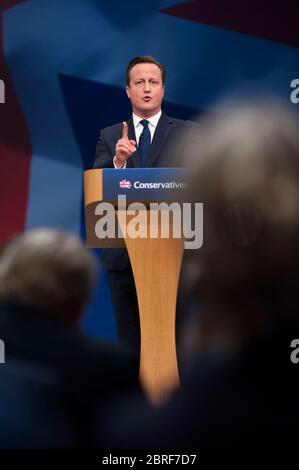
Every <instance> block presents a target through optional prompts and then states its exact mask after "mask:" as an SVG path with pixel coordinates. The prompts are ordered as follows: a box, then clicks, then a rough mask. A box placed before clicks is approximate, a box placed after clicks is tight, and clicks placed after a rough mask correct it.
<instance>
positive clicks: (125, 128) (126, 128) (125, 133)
mask: <svg viewBox="0 0 299 470" xmlns="http://www.w3.org/2000/svg"><path fill="white" fill-rule="evenodd" d="M122 138H125V139H127V138H128V124H127V123H126V122H125V121H123V134H122Z"/></svg>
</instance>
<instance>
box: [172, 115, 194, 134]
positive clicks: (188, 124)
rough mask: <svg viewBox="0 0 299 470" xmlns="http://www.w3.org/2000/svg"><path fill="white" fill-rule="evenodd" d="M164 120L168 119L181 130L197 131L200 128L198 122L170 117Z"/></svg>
mask: <svg viewBox="0 0 299 470" xmlns="http://www.w3.org/2000/svg"><path fill="white" fill-rule="evenodd" d="M165 118H167V119H169V120H170V121H171V122H172V123H173V124H174V126H175V127H177V128H182V129H187V130H188V129H190V130H197V129H199V128H200V126H199V124H198V122H196V121H191V120H189V119H178V118H174V117H170V116H166V115H165Z"/></svg>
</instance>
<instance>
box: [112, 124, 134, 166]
mask: <svg viewBox="0 0 299 470" xmlns="http://www.w3.org/2000/svg"><path fill="white" fill-rule="evenodd" d="M135 151H136V142H135V140H129V137H128V124H127V123H126V122H123V130H122V137H121V139H118V141H117V142H116V146H115V163H116V164H117V165H119V167H120V168H121V167H122V166H124V164H125V162H126V160H127V159H128V158H129V157H130V156H131V155H132V154H133V153H134V152H135Z"/></svg>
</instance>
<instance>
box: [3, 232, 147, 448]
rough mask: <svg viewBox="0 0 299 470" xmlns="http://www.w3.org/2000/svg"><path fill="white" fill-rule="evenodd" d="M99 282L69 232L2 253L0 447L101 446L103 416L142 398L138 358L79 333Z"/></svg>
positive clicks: (23, 239)
mask: <svg viewBox="0 0 299 470" xmlns="http://www.w3.org/2000/svg"><path fill="white" fill-rule="evenodd" d="M94 275H95V266H94V262H93V259H92V257H91V255H90V253H88V251H87V250H86V249H85V247H84V246H83V245H82V244H81V242H80V241H79V240H77V239H76V238H74V237H71V236H69V235H66V234H64V233H60V232H56V231H53V230H46V229H43V230H41V229H40V230H35V231H33V232H30V233H28V234H26V235H24V236H20V237H18V238H17V239H15V240H13V241H12V242H10V243H9V244H8V246H7V247H6V248H5V249H4V251H3V253H2V256H1V258H0V339H1V340H2V341H3V343H4V345H5V363H2V364H0V395H1V401H0V422H1V425H0V448H39V447H41V448H45V447H52V448H53V447H54V448H57V447H59V448H65V447H81V448H82V447H90V446H94V447H101V446H102V445H103V442H104V439H105V431H104V429H103V428H102V424H101V415H102V413H103V412H107V409H108V408H109V406H110V405H111V406H112V404H115V403H116V402H117V401H119V400H121V399H123V398H124V397H125V395H126V394H127V393H129V391H136V394H137V396H139V395H140V389H139V382H138V363H137V361H136V360H135V358H132V357H131V355H130V354H129V353H128V352H125V351H121V350H119V349H118V348H116V347H115V346H112V345H109V344H105V343H103V342H99V341H93V340H91V339H89V338H87V337H86V336H85V335H84V334H83V333H82V332H81V331H80V330H79V329H78V326H77V324H78V320H79V319H80V317H81V315H82V313H83V311H84V308H85V305H86V303H87V302H88V301H89V298H90V294H91V290H92V286H93V283H94ZM3 343H2V344H3ZM0 360H1V359H0ZM2 362H3V360H2ZM95 439H97V441H95Z"/></svg>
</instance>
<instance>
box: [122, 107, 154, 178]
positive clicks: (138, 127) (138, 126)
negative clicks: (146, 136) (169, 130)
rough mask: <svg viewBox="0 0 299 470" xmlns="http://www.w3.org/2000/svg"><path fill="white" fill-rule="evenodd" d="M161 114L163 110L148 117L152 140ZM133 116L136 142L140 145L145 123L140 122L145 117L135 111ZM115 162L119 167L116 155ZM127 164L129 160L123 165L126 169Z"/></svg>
mask: <svg viewBox="0 0 299 470" xmlns="http://www.w3.org/2000/svg"><path fill="white" fill-rule="evenodd" d="M161 114H162V111H161V110H160V111H159V112H158V113H157V114H155V115H154V116H152V117H150V118H147V119H146V120H147V121H148V122H149V125H148V128H149V130H150V133H151V142H152V141H153V137H154V133H155V130H156V127H157V125H158V122H159V119H160V117H161ZM132 117H133V124H134V129H135V136H136V141H137V142H136V144H137V147H138V144H139V139H140V136H141V134H142V131H143V125H142V124H141V123H140V121H142V120H143V118H141V117H139V116H137V114H135V113H133V114H132ZM113 164H114V167H115V168H119V167H117V166H116V163H115V157H114V158H113ZM126 166H127V162H125V164H124V166H122V167H121V168H122V169H124V168H126Z"/></svg>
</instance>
